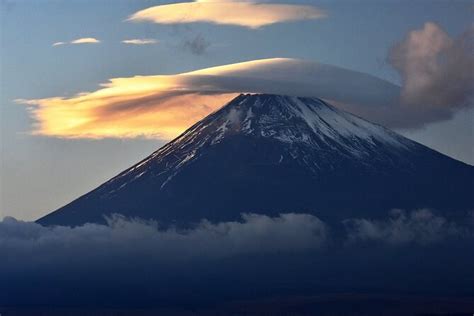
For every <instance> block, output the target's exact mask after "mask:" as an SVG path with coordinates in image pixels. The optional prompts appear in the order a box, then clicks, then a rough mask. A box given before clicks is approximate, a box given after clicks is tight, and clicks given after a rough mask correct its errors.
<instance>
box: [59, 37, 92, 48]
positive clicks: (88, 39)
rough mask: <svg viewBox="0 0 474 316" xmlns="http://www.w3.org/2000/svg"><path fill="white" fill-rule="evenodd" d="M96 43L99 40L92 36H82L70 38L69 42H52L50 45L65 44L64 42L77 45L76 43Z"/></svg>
mask: <svg viewBox="0 0 474 316" xmlns="http://www.w3.org/2000/svg"><path fill="white" fill-rule="evenodd" d="M98 43H100V41H99V40H98V39H96V38H94V37H82V38H78V39H75V40H72V41H70V42H56V43H53V45H52V46H61V45H66V44H74V45H77V44H98Z"/></svg>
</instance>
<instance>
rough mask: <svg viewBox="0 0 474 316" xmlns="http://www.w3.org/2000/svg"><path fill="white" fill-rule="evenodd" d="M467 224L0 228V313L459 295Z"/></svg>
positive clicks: (248, 222) (468, 245)
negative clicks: (362, 293)
mask: <svg viewBox="0 0 474 316" xmlns="http://www.w3.org/2000/svg"><path fill="white" fill-rule="evenodd" d="M470 221H472V214H471V215H469V216H468V218H467V220H464V221H463V222H462V223H455V222H453V221H451V220H448V219H446V218H444V217H442V216H439V215H435V213H433V212H431V211H429V210H420V211H415V212H406V213H405V212H402V211H396V212H394V213H392V214H391V215H390V217H388V218H386V219H378V220H371V219H348V221H346V222H345V223H344V225H342V226H341V227H345V228H344V231H343V232H341V231H339V228H337V227H330V226H328V225H327V224H325V223H323V222H322V221H320V220H319V219H318V218H317V217H315V216H314V215H309V214H295V213H288V214H282V215H280V216H279V217H274V218H272V217H268V216H265V215H257V214H245V215H243V217H242V219H241V221H236V222H223V223H210V222H207V221H205V220H204V221H202V222H201V223H199V224H198V225H197V226H196V227H194V228H189V229H185V230H183V229H180V230H178V229H174V228H167V229H161V228H160V227H159V224H158V223H156V222H152V221H151V222H150V221H148V222H147V221H141V220H127V219H125V218H123V217H120V216H115V217H112V218H110V219H109V222H108V223H109V224H108V226H105V225H96V224H86V225H83V226H80V227H76V228H70V227H61V226H58V227H43V226H40V225H38V224H35V223H29V222H20V221H16V220H15V219H13V218H5V219H4V220H3V221H2V222H0V252H1V253H2V254H3V257H2V261H1V262H0V279H1V280H2V282H0V304H3V305H15V304H19V305H23V304H45V305H48V304H51V305H54V304H57V303H58V302H60V303H61V304H65V305H68V304H78V303H80V304H93V305H94V304H97V305H101V304H103V303H104V302H107V303H110V304H119V305H120V304H124V305H134V304H145V303H146V304H157V305H160V304H164V303H163V302H166V304H178V305H179V304H182V303H185V302H188V303H192V302H210V301H214V300H224V299H225V298H226V297H227V298H228V297H246V296H247V295H249V293H250V292H251V295H252V296H253V297H260V296H262V297H263V296H265V295H268V294H272V295H277V294H278V293H280V294H281V293H284V294H290V293H301V292H304V293H318V292H326V293H327V291H328V290H330V291H331V290H332V291H339V290H343V289H348V288H351V289H352V290H363V289H365V290H368V289H373V288H380V287H382V288H383V289H384V290H385V291H387V292H390V291H398V292H400V293H403V291H412V292H413V291H414V292H419V293H423V294H427V293H429V292H430V291H434V292H439V293H442V294H450V293H451V292H453V291H454V292H456V291H458V293H460V292H462V293H464V294H468V292H469V289H470V290H472V287H469V286H468V285H469V284H470V280H473V279H474V272H473V271H474V270H473V269H472V262H473V261H472V259H474V254H472V252H469V249H472V247H473V246H474V239H473V236H472V231H473V224H474V222H470ZM446 284H450V286H448V287H444V286H443V285H446ZM435 285H437V287H436V286H435ZM450 291H451V292H450ZM471 292H472V291H471ZM439 293H438V294H439ZM471 294H472V293H471Z"/></svg>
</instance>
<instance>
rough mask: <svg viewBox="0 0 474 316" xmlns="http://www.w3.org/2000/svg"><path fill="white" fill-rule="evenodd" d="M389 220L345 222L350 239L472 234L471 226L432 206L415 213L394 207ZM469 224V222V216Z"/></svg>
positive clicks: (422, 240)
mask: <svg viewBox="0 0 474 316" xmlns="http://www.w3.org/2000/svg"><path fill="white" fill-rule="evenodd" d="M390 215H391V216H390V218H389V219H387V220H370V219H349V220H345V221H344V224H345V226H346V229H347V232H348V241H349V242H352V243H353V242H357V241H359V242H360V241H380V242H386V243H389V244H394V245H400V244H408V243H417V244H421V245H426V244H431V243H435V242H441V241H443V240H446V239H448V238H451V237H455V238H456V237H472V234H471V232H470V231H469V229H468V228H467V227H464V226H465V225H463V226H460V225H458V224H456V223H454V222H451V221H448V220H447V219H446V218H444V217H442V216H437V215H435V214H434V213H433V212H432V211H430V210H428V209H421V210H417V211H414V212H411V213H407V212H406V211H403V210H393V211H391V213H390ZM466 223H467V224H468V225H469V217H468V220H467V221H466Z"/></svg>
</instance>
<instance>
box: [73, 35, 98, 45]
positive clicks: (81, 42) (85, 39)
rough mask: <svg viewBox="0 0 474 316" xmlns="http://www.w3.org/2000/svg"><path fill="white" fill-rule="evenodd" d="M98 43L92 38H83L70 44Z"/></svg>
mask: <svg viewBox="0 0 474 316" xmlns="http://www.w3.org/2000/svg"><path fill="white" fill-rule="evenodd" d="M97 43H100V41H99V40H98V39H96V38H93V37H83V38H78V39H75V40H73V41H71V44H97Z"/></svg>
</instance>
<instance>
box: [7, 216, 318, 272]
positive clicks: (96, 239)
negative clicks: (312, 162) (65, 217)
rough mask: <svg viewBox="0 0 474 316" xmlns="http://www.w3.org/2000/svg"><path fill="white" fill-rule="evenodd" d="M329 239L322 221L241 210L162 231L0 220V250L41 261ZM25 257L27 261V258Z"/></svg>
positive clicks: (280, 248)
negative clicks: (238, 217)
mask: <svg viewBox="0 0 474 316" xmlns="http://www.w3.org/2000/svg"><path fill="white" fill-rule="evenodd" d="M326 238H327V228H326V225H325V224H324V223H323V222H321V221H320V220H319V219H318V218H317V217H314V216H312V215H307V214H293V213H289V214H282V215H280V217H276V218H271V217H268V216H265V215H256V214H243V215H242V221H241V222H222V223H217V224H212V223H210V222H209V221H206V220H203V221H202V222H201V223H199V224H198V225H197V226H196V227H195V228H192V229H189V230H176V229H173V228H171V229H167V230H162V229H160V227H159V224H158V223H157V222H154V221H142V220H139V219H133V220H128V219H125V218H123V217H122V216H118V215H116V216H113V217H111V218H109V219H108V226H104V225H97V224H86V225H83V226H80V227H75V228H70V227H62V226H56V227H43V226H41V225H39V224H36V223H32V222H21V221H17V220H15V219H13V218H5V219H4V220H3V221H2V222H0V252H2V253H6V251H8V252H9V253H10V255H11V256H19V257H20V258H23V259H25V260H26V258H28V257H31V256H33V257H35V258H39V260H41V261H42V262H43V263H44V262H47V261H50V262H51V263H53V262H55V263H57V261H56V260H58V258H57V255H56V254H58V255H60V256H62V258H63V259H64V260H66V261H68V260H69V256H70V255H72V256H75V255H79V256H80V255H81V254H83V253H82V251H85V252H87V253H88V254H89V256H91V255H92V256H96V255H98V256H100V257H102V256H109V255H110V256H129V255H131V254H135V255H140V256H146V257H150V258H156V259H158V260H161V261H164V262H166V261H176V260H180V261H182V260H188V259H190V258H197V257H200V258H219V257H229V256H235V255H242V254H252V253H253V254H256V253H274V252H298V251H304V250H311V249H318V248H320V247H321V246H322V245H323V244H324V242H325V240H326ZM27 261H28V260H27Z"/></svg>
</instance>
